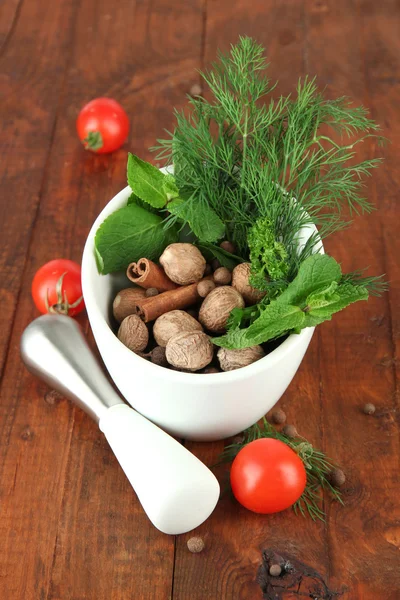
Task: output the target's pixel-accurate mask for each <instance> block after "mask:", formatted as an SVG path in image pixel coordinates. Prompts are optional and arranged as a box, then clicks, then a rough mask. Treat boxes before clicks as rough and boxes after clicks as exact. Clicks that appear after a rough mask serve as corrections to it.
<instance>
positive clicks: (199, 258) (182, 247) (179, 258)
mask: <svg viewBox="0 0 400 600" xmlns="http://www.w3.org/2000/svg"><path fill="white" fill-rule="evenodd" d="M160 264H161V265H162V266H163V268H164V271H165V272H166V274H167V276H168V277H169V278H170V279H171V281H173V282H174V283H178V284H179V285H188V284H189V283H196V281H200V279H202V277H203V275H204V271H205V268H206V259H205V258H204V256H203V255H202V253H201V252H200V250H199V249H198V248H197V247H196V246H193V244H181V243H177V244H170V245H169V246H167V247H166V248H165V250H164V252H163V253H162V254H161V256H160Z"/></svg>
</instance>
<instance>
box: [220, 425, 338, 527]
mask: <svg viewBox="0 0 400 600" xmlns="http://www.w3.org/2000/svg"><path fill="white" fill-rule="evenodd" d="M260 438H273V439H275V440H279V441H281V442H284V443H285V444H287V445H288V446H289V447H290V448H292V450H294V451H295V452H296V454H298V455H299V457H300V458H301V459H302V461H303V463H304V466H305V469H306V473H307V484H306V488H305V490H304V492H303V494H302V496H301V497H300V498H299V500H298V501H297V502H296V503H295V504H294V505H293V510H294V511H295V513H296V514H297V513H300V514H301V515H303V516H306V514H308V515H309V516H310V517H311V518H312V519H313V520H316V519H320V520H321V521H324V520H325V512H324V510H323V508H322V495H321V491H322V490H327V491H329V492H330V493H331V495H332V496H333V498H334V499H335V500H337V501H338V502H340V504H343V500H342V494H341V492H340V491H339V490H338V489H337V488H335V487H333V486H332V484H331V483H330V481H329V474H330V473H331V471H332V470H333V469H334V468H336V466H337V465H336V464H335V463H334V462H333V461H332V460H331V459H330V458H327V456H326V455H325V454H324V453H323V452H322V451H320V450H317V449H315V448H314V447H313V446H312V445H311V444H310V443H309V442H307V440H305V439H304V438H302V437H297V438H295V439H292V438H289V437H287V436H286V435H285V434H283V433H282V432H280V431H277V430H276V429H275V428H274V427H272V425H271V424H270V423H268V421H267V420H266V418H265V417H264V418H263V420H262V426H261V427H260V425H258V423H256V424H255V425H253V426H252V427H249V429H246V431H245V432H244V438H243V440H241V441H240V442H236V443H233V444H230V445H229V446H226V447H225V448H224V451H223V452H222V454H221V456H220V460H219V462H220V463H225V462H231V461H232V460H233V459H234V458H235V456H236V455H237V454H238V453H239V451H240V450H241V449H242V448H243V447H244V446H246V444H249V443H250V442H253V441H254V440H258V439H260Z"/></svg>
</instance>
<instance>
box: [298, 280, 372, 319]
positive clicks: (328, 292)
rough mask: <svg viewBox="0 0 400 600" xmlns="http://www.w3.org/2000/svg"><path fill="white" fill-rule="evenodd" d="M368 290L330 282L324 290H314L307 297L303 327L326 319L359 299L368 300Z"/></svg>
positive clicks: (348, 284) (357, 286) (349, 284)
mask: <svg viewBox="0 0 400 600" xmlns="http://www.w3.org/2000/svg"><path fill="white" fill-rule="evenodd" d="M368 296H369V294H368V291H367V289H366V288H365V287H364V286H361V285H352V284H351V283H343V284H341V285H338V284H337V283H336V284H335V285H334V283H332V284H331V285H330V286H329V287H328V288H326V289H325V290H321V291H319V292H314V293H313V294H310V296H308V298H307V301H306V303H307V307H306V310H307V312H306V324H305V327H314V326H315V325H319V324H320V323H323V321H328V320H330V319H331V318H332V315H333V314H334V313H337V312H339V311H340V310H342V309H343V308H346V306H349V304H352V303H353V302H358V301H359V300H368Z"/></svg>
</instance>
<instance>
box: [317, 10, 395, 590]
mask: <svg viewBox="0 0 400 600" xmlns="http://www.w3.org/2000/svg"><path fill="white" fill-rule="evenodd" d="M324 6H325V9H326V10H325V11H323V12H321V5H320V4H317V3H314V2H309V3H308V4H307V14H308V56H309V62H310V70H311V74H313V75H314V74H316V75H317V76H318V79H319V82H320V85H321V86H323V85H327V92H328V94H329V95H330V96H334V95H335V96H337V95H341V94H348V95H350V96H351V97H352V98H354V101H355V102H356V103H362V104H365V105H366V106H367V107H369V108H370V109H372V111H373V117H374V118H376V119H377V120H378V121H379V122H381V123H382V121H381V119H382V117H384V115H383V114H382V113H381V114H380V115H378V114H376V111H375V110H373V106H372V105H371V97H370V90H371V88H372V89H375V85H376V82H375V77H376V75H378V73H379V75H378V77H379V80H380V79H381V77H384V78H385V79H386V77H387V74H386V73H385V70H386V69H387V68H390V62H389V60H388V56H387V54H386V52H385V50H386V48H388V46H389V48H390V50H389V48H388V50H389V52H390V51H393V46H392V45H391V42H390V41H391V40H393V36H388V39H389V40H390V41H389V44H388V43H387V42H386V39H387V37H386V36H387V32H388V31H390V30H388V27H387V25H388V19H389V18H390V17H389V15H393V8H394V5H392V6H391V7H389V6H388V5H386V3H383V4H382V5H380V6H377V5H375V4H372V3H365V2H364V3H362V4H361V3H360V4H357V3H348V4H347V5H346V14H347V18H346V20H345V22H344V23H343V13H342V10H341V6H340V5H338V3H335V2H330V3H324ZM372 23H374V26H375V27H376V30H375V32H374V35H372V36H371V35H370V34H368V32H367V31H366V26H367V24H368V26H369V27H371V24H372ZM379 31H381V32H382V34H381V35H380V33H379ZM383 31H385V34H384V35H383ZM371 38H372V39H373V40H374V43H375V44H379V52H376V53H373V50H372V51H371ZM332 48H336V51H335V52H332ZM373 54H374V57H373ZM368 56H370V59H368ZM393 66H394V65H393ZM373 73H375V77H374V75H373ZM371 78H373V79H372V81H371ZM374 96H375V98H377V96H376V95H375V94H374ZM384 96H386V94H383V93H381V95H380V99H379V103H381V102H385V105H386V106H387V105H389V106H390V105H391V102H392V101H393V99H392V100H391V101H389V102H388V101H387V98H386V99H385V101H384V100H383V97H384ZM393 109H395V105H393V106H392V110H391V114H392V115H393V114H394V110H393ZM395 110H396V109H395ZM395 121H396V120H395V119H393V124H394V122H395ZM382 125H383V126H384V123H382ZM384 133H385V134H387V135H388V136H389V137H391V132H390V131H389V129H386V131H385V132H384ZM393 151H394V152H395V153H396V149H395V146H394V145H392V144H390V145H389V146H387V147H386V148H385V149H384V150H383V152H384V155H385V158H388V157H390V156H391V155H392V152H393ZM362 153H363V155H364V156H365V157H367V156H374V155H376V156H379V155H381V153H382V149H380V148H376V145H374V144H372V143H371V144H367V145H365V147H364V148H363V149H362ZM385 171H386V172H387V166H386V167H385ZM385 171H383V170H381V171H379V170H378V171H377V172H376V173H374V175H373V177H372V178H371V179H370V181H369V182H368V183H369V185H368V188H367V192H368V195H369V197H370V199H371V200H372V201H373V202H375V203H376V204H377V206H378V208H379V212H376V213H373V214H372V215H370V216H369V217H363V218H357V219H355V222H354V225H353V227H352V229H351V231H350V232H346V233H344V232H343V233H342V234H340V235H337V236H334V237H333V238H332V239H331V240H328V243H327V247H328V250H329V252H331V253H332V254H333V255H334V256H335V257H336V258H337V259H338V260H339V261H340V262H341V264H342V268H343V269H344V270H345V271H352V270H355V269H357V268H360V266H363V265H370V271H371V272H372V273H378V274H379V273H385V272H386V273H388V269H387V261H386V258H385V254H386V251H385V242H384V239H383V236H382V232H383V231H384V229H386V227H387V225H388V223H389V222H390V220H391V219H390V215H389V213H388V212H387V208H386V207H387V206H388V204H389V203H387V202H385V201H384V200H383V198H384V196H385V188H386V189H387V188H389V187H391V186H390V185H388V183H386V186H385V185H382V187H378V186H379V182H381V183H382V184H383V173H384V172H385ZM378 189H379V193H378ZM349 233H350V235H351V253H350V252H349V251H348V248H349V243H348V240H349V237H348V236H349ZM393 243H394V245H395V246H396V245H397V256H398V255H399V254H398V250H399V245H398V242H397V240H393ZM392 293H393V292H392V290H390V292H389V294H386V295H385V296H384V297H382V298H379V299H370V301H369V302H368V303H366V304H363V305H359V306H353V307H351V308H349V309H348V310H346V311H344V312H343V313H341V314H340V315H337V318H336V319H333V320H332V322H331V323H328V324H325V325H324V326H322V327H321V330H320V331H321V347H320V352H321V360H320V369H321V381H322V403H323V406H324V412H323V417H324V419H323V425H324V450H326V452H327V453H328V454H330V455H334V456H336V457H337V460H338V461H339V463H340V464H342V465H343V466H344V468H345V470H346V472H347V476H348V483H347V486H346V490H345V499H346V506H345V508H343V509H342V508H339V507H338V506H333V505H332V506H331V507H330V509H329V522H328V523H329V526H328V547H329V555H330V572H331V575H335V576H336V577H339V576H341V577H342V579H343V583H345V584H346V586H347V587H348V594H347V597H348V598H349V600H353V599H354V600H356V599H358V598H363V599H364V598H365V599H366V600H369V599H371V600H373V599H375V598H378V597H380V595H382V594H383V592H384V591H385V594H386V593H387V594H388V595H389V594H390V593H391V594H395V593H396V590H398V589H400V571H399V570H398V566H399V564H400V563H399V544H397V545H396V544H393V543H391V542H390V541H389V540H388V539H387V538H388V537H389V538H390V536H391V535H394V536H396V529H397V527H398V525H397V524H398V522H399V516H400V511H399V507H398V505H397V502H396V500H395V497H396V487H397V486H398V483H397V481H396V480H397V473H398V466H399V440H398V420H397V419H396V396H395V381H394V373H393V364H394V363H393V362H392V361H393V359H394V356H393V344H392V338H391V316H390V314H391V313H390V299H391V295H392ZM382 315H385V316H384V318H383V320H380V319H379V316H382ZM377 317H378V319H377ZM366 402H372V403H374V404H375V405H376V406H377V415H376V417H374V418H372V419H370V418H368V417H366V416H365V415H364V414H363V413H362V410H361V408H362V406H363V404H364V403H366ZM393 527H394V530H393ZM385 532H386V535H385ZM393 532H394V533H393ZM394 539H395V537H394ZM355 540H357V543H356V547H355V543H354V542H355ZM377 564H379V568H377V567H376V565H377ZM394 597H395V596H394Z"/></svg>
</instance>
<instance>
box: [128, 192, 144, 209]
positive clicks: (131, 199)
mask: <svg viewBox="0 0 400 600" xmlns="http://www.w3.org/2000/svg"><path fill="white" fill-rule="evenodd" d="M140 202H143V200H141V199H140V198H139V196H137V195H136V194H135V192H132V194H131V195H130V196H129V198H128V202H127V205H128V206H129V205H130V204H138V203H140Z"/></svg>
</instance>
